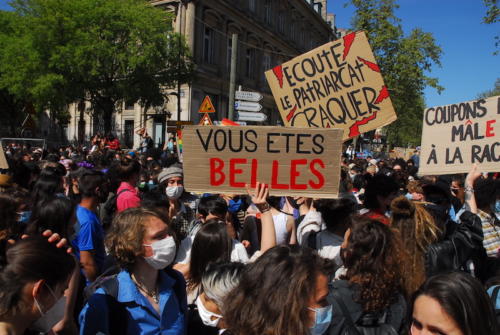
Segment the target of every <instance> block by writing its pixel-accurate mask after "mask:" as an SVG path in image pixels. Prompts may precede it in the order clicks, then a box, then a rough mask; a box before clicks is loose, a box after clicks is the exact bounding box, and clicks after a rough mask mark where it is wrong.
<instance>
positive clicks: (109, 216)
mask: <svg viewBox="0 0 500 335" xmlns="http://www.w3.org/2000/svg"><path fill="white" fill-rule="evenodd" d="M127 191H129V192H130V190H129V189H127V188H126V189H123V190H121V191H120V192H118V193H117V194H115V195H113V196H112V197H109V198H108V199H107V200H106V202H105V203H104V205H103V206H104V214H103V216H102V220H101V221H102V226H103V227H104V229H105V230H106V229H108V228H109V227H110V226H111V222H113V217H114V216H115V213H116V210H117V206H116V201H117V200H118V197H119V196H120V194H122V193H123V192H127Z"/></svg>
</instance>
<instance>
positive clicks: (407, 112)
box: [351, 0, 443, 145]
mask: <svg viewBox="0 0 500 335" xmlns="http://www.w3.org/2000/svg"><path fill="white" fill-rule="evenodd" d="M351 3H352V4H353V5H354V6H355V8H356V10H355V16H354V17H353V20H352V28H353V29H354V30H364V31H365V32H366V33H367V36H368V40H369V41H370V45H371V47H372V49H373V53H374V55H375V58H376V59H377V63H378V65H379V67H380V69H381V72H382V74H383V76H384V81H385V84H386V85H387V87H388V89H389V92H390V95H391V100H392V103H393V105H394V108H395V110H396V113H397V115H398V119H397V120H396V121H395V122H393V123H392V124H391V125H389V126H388V130H387V140H388V143H389V144H391V145H408V144H410V145H417V144H419V143H420V139H421V133H422V117H423V110H424V108H425V102H424V89H425V87H427V86H431V87H434V88H436V89H437V90H438V92H441V90H442V89H443V88H442V87H441V86H440V85H439V84H438V80H437V79H436V78H432V77H429V76H428V75H427V73H428V72H429V71H430V70H431V69H432V66H433V65H438V66H439V65H440V55H441V48H440V47H439V46H438V45H437V44H436V41H435V39H434V37H433V36H432V34H430V33H427V32H424V31H422V30H421V29H413V30H412V31H411V32H410V33H409V34H408V35H407V36H405V34H404V32H403V28H402V26H401V20H400V19H399V18H397V17H396V16H395V14H394V10H395V9H397V8H398V7H399V6H398V5H397V4H396V1H395V0H351Z"/></svg>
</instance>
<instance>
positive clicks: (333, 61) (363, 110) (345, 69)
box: [266, 32, 396, 140]
mask: <svg viewBox="0 0 500 335" xmlns="http://www.w3.org/2000/svg"><path fill="white" fill-rule="evenodd" d="M266 78H267V82H268V83H269V86H270V87H271V90H272V92H273V96H274V99H275V101H276V104H277V105H278V109H279V111H280V113H281V117H282V118H283V122H284V124H285V125H286V126H291V127H311V128H340V129H344V140H347V139H349V138H351V137H355V136H358V135H359V134H362V133H365V132H367V131H370V130H373V129H376V128H378V127H381V126H384V125H387V124H389V123H391V122H393V121H394V120H396V114H395V113H394V108H393V107H392V103H391V99H390V98H389V92H388V90H387V87H386V86H385V85H384V81H383V79H382V75H381V74H380V69H379V67H378V65H377V64H376V63H375V58H374V56H373V53H372V51H371V48H370V45H369V44H368V40H367V38H366V35H365V33H364V32H356V33H351V34H349V35H346V36H344V37H343V38H342V39H340V40H336V41H333V42H330V43H327V44H325V45H323V46H321V47H319V48H316V49H314V50H311V51H309V52H307V53H305V54H303V55H301V56H298V57H296V58H294V59H292V60H290V61H288V62H286V63H284V64H282V65H279V66H276V67H275V68H273V69H272V70H269V71H267V72H266Z"/></svg>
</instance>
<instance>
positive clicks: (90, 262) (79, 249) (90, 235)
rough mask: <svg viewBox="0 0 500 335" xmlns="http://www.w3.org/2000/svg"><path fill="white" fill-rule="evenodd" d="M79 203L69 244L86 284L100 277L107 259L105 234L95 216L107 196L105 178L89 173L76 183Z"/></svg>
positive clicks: (95, 172)
mask: <svg viewBox="0 0 500 335" xmlns="http://www.w3.org/2000/svg"><path fill="white" fill-rule="evenodd" d="M78 187H79V189H80V193H81V194H82V200H81V201H80V204H79V205H77V207H76V219H77V224H76V229H75V230H76V232H77V233H76V235H75V238H74V239H73V241H72V245H73V248H74V249H75V254H76V256H77V258H78V260H79V261H80V264H81V267H82V272H83V275H84V276H85V279H86V281H87V284H89V283H91V282H93V281H94V280H95V279H96V278H97V276H99V274H100V272H101V270H102V268H103V265H104V259H105V258H106V251H105V249H104V231H103V228H102V225H101V222H100V220H99V217H98V216H97V212H96V211H97V206H98V205H99V204H100V203H102V202H104V200H105V199H106V198H107V196H108V190H107V184H106V179H105V177H104V174H103V173H102V172H99V171H92V170H89V171H87V172H85V173H84V174H83V175H82V176H81V177H80V179H79V184H78Z"/></svg>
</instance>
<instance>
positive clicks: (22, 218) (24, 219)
mask: <svg viewBox="0 0 500 335" xmlns="http://www.w3.org/2000/svg"><path fill="white" fill-rule="evenodd" d="M17 215H19V218H18V219H17V222H19V223H28V221H29V220H30V217H31V211H22V212H17Z"/></svg>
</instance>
